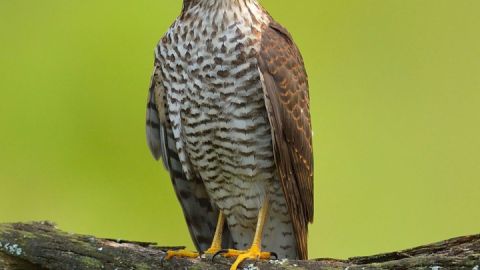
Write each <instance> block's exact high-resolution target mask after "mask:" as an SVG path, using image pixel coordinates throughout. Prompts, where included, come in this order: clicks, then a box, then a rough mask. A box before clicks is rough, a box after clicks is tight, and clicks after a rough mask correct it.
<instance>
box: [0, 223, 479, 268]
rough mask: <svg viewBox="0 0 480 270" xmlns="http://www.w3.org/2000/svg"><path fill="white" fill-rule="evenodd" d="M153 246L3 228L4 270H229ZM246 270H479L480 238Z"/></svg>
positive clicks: (40, 226) (44, 226) (222, 262)
mask: <svg viewBox="0 0 480 270" xmlns="http://www.w3.org/2000/svg"><path fill="white" fill-rule="evenodd" d="M176 248H179V247H160V246H157V245H155V244H154V243H142V242H129V241H119V240H112V239H102V238H96V237H94V236H88V235H78V234H71V233H66V232H63V231H60V230H58V229H57V228H56V227H55V226H54V225H53V224H52V223H49V222H34V223H12V224H0V269H2V270H3V269H5V270H20V269H21V270H37V269H42V270H43V269H59V270H63V269H65V270H72V269H112V270H113V269H116V270H123V269H165V270H179V269H182V270H184V269H198V270H214V269H215V270H227V269H229V266H230V264H231V261H229V260H227V259H224V258H216V259H215V261H214V262H212V260H211V258H198V259H180V258H174V259H172V260H163V257H164V256H165V250H167V249H176ZM243 267H244V269H249V270H254V269H262V270H287V269H288V270H293V269H328V270H335V269H342V270H344V269H348V270H355V269H429V270H432V269H433V270H438V269H469V270H480V235H472V236H464V237H458V238H454V239H450V240H446V241H442V242H438V243H434V244H430V245H425V246H421V247H417V248H413V249H408V250H403V251H398V252H391V253H385V254H379V255H374V256H368V257H354V258H350V259H348V260H335V259H317V260H310V261H264V262H251V261H248V262H245V263H244V264H243Z"/></svg>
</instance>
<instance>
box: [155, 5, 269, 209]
mask: <svg viewBox="0 0 480 270" xmlns="http://www.w3.org/2000/svg"><path fill="white" fill-rule="evenodd" d="M199 1H203V2H204V4H203V5H201V4H197V5H196V6H194V7H193V8H191V9H189V10H187V11H185V13H184V14H183V15H182V16H181V17H179V18H178V19H177V21H176V22H175V23H174V24H173V25H172V26H171V28H170V29H169V31H168V32H167V33H166V34H165V36H164V37H163V39H162V40H161V41H160V43H159V45H158V47H157V50H156V57H157V58H158V59H159V62H160V63H161V72H162V77H163V82H162V83H163V84H164V88H165V89H166V103H167V107H168V119H169V120H170V123H171V125H172V128H173V133H174V136H175V140H176V146H177V150H178V153H179V158H180V161H181V163H182V166H183V169H184V171H185V172H186V174H187V177H191V176H192V175H193V174H195V175H199V176H200V177H201V178H202V179H203V181H204V183H205V185H206V187H207V191H208V192H209V193H210V196H211V198H212V200H214V201H215V202H216V204H217V205H218V206H219V207H220V208H221V209H223V210H228V209H231V208H232V205H235V204H240V203H243V204H245V197H246V196H247V197H248V196H249V197H251V198H252V200H251V203H249V202H247V208H249V206H250V207H251V208H257V209H258V208H259V207H260V201H261V200H262V196H263V194H264V189H265V185H266V184H267V182H268V181H270V180H271V179H272V178H273V171H274V158H273V153H272V141H271V131H270V125H269V122H268V117H267V114H266V110H265V101H264V95H263V90H262V84H261V81H260V75H259V72H258V66H257V59H256V56H257V53H258V51H259V49H260V48H259V47H260V36H261V31H262V29H263V28H264V27H265V26H266V25H268V23H269V17H268V15H267V14H265V13H264V12H263V10H262V9H261V7H260V6H258V4H257V3H256V2H254V1H249V0H239V1H223V2H222V1H210V0H199ZM210 2H211V3H210ZM210 5H218V6H216V7H212V6H210ZM252 185H255V186H256V188H252ZM249 204H251V205H249ZM226 214H228V213H226Z"/></svg>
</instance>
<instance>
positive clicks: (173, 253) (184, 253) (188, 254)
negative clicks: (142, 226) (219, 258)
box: [165, 249, 199, 260]
mask: <svg viewBox="0 0 480 270" xmlns="http://www.w3.org/2000/svg"><path fill="white" fill-rule="evenodd" d="M198 256H199V254H198V252H195V251H188V250H184V249H181V250H168V251H167V256H165V259H166V260H170V259H171V258H173V257H182V258H197V257H198Z"/></svg>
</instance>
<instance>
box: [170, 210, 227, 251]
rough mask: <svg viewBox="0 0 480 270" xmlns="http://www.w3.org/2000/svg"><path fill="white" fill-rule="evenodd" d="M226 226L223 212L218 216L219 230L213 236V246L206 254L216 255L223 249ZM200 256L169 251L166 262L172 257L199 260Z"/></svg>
mask: <svg viewBox="0 0 480 270" xmlns="http://www.w3.org/2000/svg"><path fill="white" fill-rule="evenodd" d="M224 224H225V216H224V215H223V213H222V212H220V214H219V215H218V222H217V228H216V229H215V235H214V236H213V241H212V245H211V246H210V248H209V249H207V250H206V251H205V253H206V254H211V255H213V254H215V253H217V251H219V250H220V249H222V234H223V225H224ZM198 256H199V254H198V252H194V251H188V250H169V251H167V256H166V257H165V259H166V260H168V259H171V258H172V257H183V258H197V257H198Z"/></svg>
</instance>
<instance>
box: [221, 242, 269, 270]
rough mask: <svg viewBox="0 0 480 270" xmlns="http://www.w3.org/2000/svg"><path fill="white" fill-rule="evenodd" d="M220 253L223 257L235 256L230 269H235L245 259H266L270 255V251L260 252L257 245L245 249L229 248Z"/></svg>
mask: <svg viewBox="0 0 480 270" xmlns="http://www.w3.org/2000/svg"><path fill="white" fill-rule="evenodd" d="M222 255H223V256H225V257H237V259H236V260H235V262H234V263H233V264H232V266H231V267H230V270H237V268H238V266H239V265H240V264H241V263H242V262H243V261H245V260H249V259H250V260H268V259H270V257H271V256H272V253H270V252H262V251H261V250H260V248H259V247H257V246H252V247H251V248H250V249H249V250H245V251H243V250H234V249H229V250H227V252H226V253H224V254H222Z"/></svg>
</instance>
